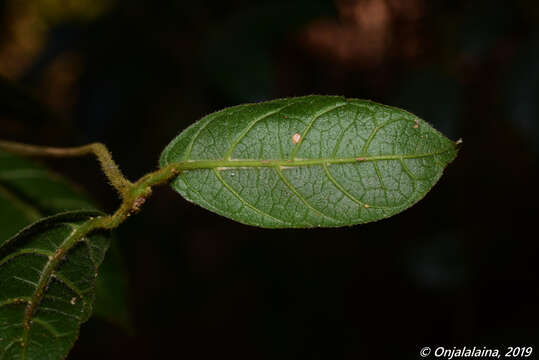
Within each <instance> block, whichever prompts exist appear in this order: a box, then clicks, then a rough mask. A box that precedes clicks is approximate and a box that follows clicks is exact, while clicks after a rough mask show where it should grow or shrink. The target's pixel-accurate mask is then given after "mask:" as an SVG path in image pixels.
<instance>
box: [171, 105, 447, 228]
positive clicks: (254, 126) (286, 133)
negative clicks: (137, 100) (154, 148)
mask: <svg viewBox="0 0 539 360" xmlns="http://www.w3.org/2000/svg"><path fill="white" fill-rule="evenodd" d="M456 155H457V144H456V143H455V142H453V141H451V140H449V139H447V138H446V137H444V136H443V135H442V134H440V133H439V132H438V131H436V130H435V129H433V128H432V127H431V126H430V125H428V124H427V123H426V122H425V121H423V120H421V119H419V118H417V117H416V116H414V115H412V114H410V113H408V112H406V111H404V110H401V109H397V108H394V107H389V106H384V105H380V104H377V103H374V102H371V101H365V100H356V99H348V100H347V99H345V98H342V97H337V96H306V97H300V98H290V99H280V100H274V101H269V102H264V103H258V104H248V105H239V106H234V107H231V108H227V109H225V110H222V111H219V112H216V113H213V114H210V115H208V116H206V117H204V118H203V119H201V120H200V121H198V122H197V123H195V124H193V125H192V126H190V127H188V128H187V129H186V130H185V131H183V132H182V133H181V134H180V135H179V136H178V137H176V138H175V139H174V140H173V141H172V142H171V143H170V144H169V145H168V146H167V147H166V149H165V150H164V151H163V154H162V155H161V159H160V165H161V167H165V166H167V165H170V164H177V165H176V166H177V168H178V169H179V170H180V175H179V176H178V177H177V178H176V179H175V180H174V181H173V182H172V187H173V188H174V189H175V190H176V191H178V192H179V193H180V194H182V195H183V196H184V197H185V198H187V199H188V200H189V201H192V202H194V203H196V204H198V205H201V206H202V207H204V208H206V209H209V210H211V211H214V212H216V213H218V214H221V215H223V216H226V217H229V218H231V219H234V220H236V221H239V222H241V223H244V224H248V225H256V226H261V227H268V228H287V227H292V228H309V227H336V226H343V225H353V224H359V223H367V222H371V221H376V220H380V219H383V218H386V217H389V216H392V215H395V214H397V213H399V212H401V211H403V210H404V209H406V208H408V207H410V206H412V205H413V204H414V203H416V202H417V201H418V200H420V199H421V198H423V197H424V196H425V194H426V193H427V192H428V191H429V190H430V189H431V188H432V186H433V185H434V184H435V183H436V182H437V181H438V179H439V178H440V176H441V175H442V172H443V170H444V168H445V167H446V166H447V164H449V163H450V162H451V161H452V160H453V159H454V158H455V156H456Z"/></svg>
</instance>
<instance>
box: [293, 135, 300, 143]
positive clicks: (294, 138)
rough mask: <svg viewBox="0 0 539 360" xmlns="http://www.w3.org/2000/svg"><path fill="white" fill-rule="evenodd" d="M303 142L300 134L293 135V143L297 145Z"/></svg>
mask: <svg viewBox="0 0 539 360" xmlns="http://www.w3.org/2000/svg"><path fill="white" fill-rule="evenodd" d="M300 141H301V135H300V134H298V133H295V134H294V135H292V142H293V143H294V144H297V143H299V142H300Z"/></svg>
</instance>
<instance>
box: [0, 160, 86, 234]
mask: <svg viewBox="0 0 539 360" xmlns="http://www.w3.org/2000/svg"><path fill="white" fill-rule="evenodd" d="M77 209H92V210H95V209H96V207H95V206H94V205H93V204H92V202H91V201H90V200H89V199H88V197H87V196H85V195H84V194H83V193H82V192H81V191H78V190H77V189H75V187H74V186H73V185H71V184H70V183H69V182H68V181H66V180H65V179H64V178H62V177H61V176H59V175H56V174H54V173H53V172H51V171H49V170H47V169H46V168H45V167H43V166H41V165H38V164H36V163H34V162H32V161H29V160H27V159H24V158H21V157H19V156H16V155H12V154H8V153H4V152H1V151H0V211H1V212H2V216H1V217H0V244H1V243H2V242H3V241H5V240H7V239H9V238H10V237H11V236H13V235H14V234H16V233H17V232H18V231H20V230H21V229H22V228H23V227H25V226H26V225H28V224H31V223H32V222H34V221H36V220H38V219H41V218H43V217H45V216H48V215H52V214H57V213H59V212H64V211H68V210H77Z"/></svg>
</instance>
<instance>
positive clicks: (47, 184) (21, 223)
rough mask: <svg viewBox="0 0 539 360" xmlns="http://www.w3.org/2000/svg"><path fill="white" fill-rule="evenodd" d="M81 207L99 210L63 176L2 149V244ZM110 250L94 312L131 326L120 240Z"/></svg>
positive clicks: (0, 156) (99, 315)
mask: <svg viewBox="0 0 539 360" xmlns="http://www.w3.org/2000/svg"><path fill="white" fill-rule="evenodd" d="M79 209H90V210H96V206H95V205H94V204H93V203H92V201H91V200H90V199H89V198H88V197H87V196H86V195H85V194H84V193H83V192H81V191H79V190H78V189H76V188H75V187H74V186H73V185H72V184H70V183H69V182H68V181H67V180H66V179H64V178H63V177H61V176H59V175H57V174H55V173H53V172H51V171H49V170H48V169H46V168H45V167H43V166H41V165H39V164H37V163H35V162H33V161H30V160H27V159H25V158H22V157H19V156H16V155H12V154H8V153H4V152H1V151H0V215H1V216H0V244H2V243H3V242H4V241H6V240H7V239H9V238H10V237H12V236H13V235H15V234H16V233H17V232H19V231H20V230H22V229H23V228H24V227H25V226H27V225H29V224H31V223H33V222H34V221H37V220H39V219H41V218H44V217H46V216H49V215H54V214H57V213H60V212H64V211H68V210H79ZM109 252H110V253H111V256H107V257H106V259H105V261H104V263H103V266H102V267H101V268H100V270H99V277H98V278H97V284H96V288H97V290H96V304H95V306H94V315H95V316H97V317H99V318H101V319H104V320H106V321H108V322H111V323H113V324H115V325H117V326H120V327H123V328H126V329H127V328H129V324H130V322H129V312H128V308H127V293H128V289H127V274H126V269H125V267H124V260H123V258H122V254H121V251H120V249H119V248H118V242H117V241H113V242H112V244H111V249H110V250H109ZM111 309H114V311H112V310H111Z"/></svg>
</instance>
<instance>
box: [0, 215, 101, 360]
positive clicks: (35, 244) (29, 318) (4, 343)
mask: <svg viewBox="0 0 539 360" xmlns="http://www.w3.org/2000/svg"><path fill="white" fill-rule="evenodd" d="M99 215H102V214H101V213H99V212H90V211H72V212H67V213H62V214H58V215H55V216H52V217H48V218H45V219H42V220H40V221H38V222H36V223H34V224H32V225H30V226H29V227H27V228H25V229H24V230H22V231H21V232H20V233H18V234H17V235H16V236H14V237H12V238H11V239H9V240H8V241H6V242H4V243H3V244H2V245H0V289H1V292H0V359H3V360H8V359H63V358H65V357H66V355H67V353H68V352H69V350H70V349H71V347H72V346H73V344H74V342H75V340H76V339H77V337H78V334H79V327H80V325H81V324H82V323H83V322H85V321H87V320H88V317H89V316H90V314H91V312H92V303H93V298H94V286H95V278H96V277H97V269H98V268H99V266H100V264H101V262H102V261H103V257H104V255H105V252H106V250H107V248H108V245H109V239H108V236H107V234H106V233H104V232H93V233H90V234H89V235H85V224H87V222H88V221H89V220H90V219H92V218H93V217H95V216H99Z"/></svg>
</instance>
